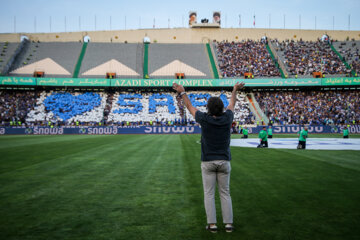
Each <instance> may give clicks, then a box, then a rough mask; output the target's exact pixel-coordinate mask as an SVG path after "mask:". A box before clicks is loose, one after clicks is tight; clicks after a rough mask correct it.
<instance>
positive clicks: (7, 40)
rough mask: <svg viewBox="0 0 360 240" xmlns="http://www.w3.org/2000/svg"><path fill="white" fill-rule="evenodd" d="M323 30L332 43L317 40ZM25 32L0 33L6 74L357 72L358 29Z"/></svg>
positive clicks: (229, 75)
mask: <svg viewBox="0 0 360 240" xmlns="http://www.w3.org/2000/svg"><path fill="white" fill-rule="evenodd" d="M324 35H327V36H329V37H330V39H331V41H323V40H320V38H322V37H323V36H324ZM20 38H22V39H24V38H25V35H24V34H0V48H1V49H0V50H1V51H2V53H1V56H0V71H1V75H3V76H17V77H33V76H35V77H51V78H54V77H55V78H100V79H101V78H123V79H124V78H133V79H142V78H150V79H159V78H166V79H174V78H176V77H181V78H190V79H212V78H215V79H216V78H244V77H245V76H247V77H250V78H297V77H303V78H311V77H313V76H314V77H315V75H314V72H315V73H317V74H319V73H320V74H321V75H320V76H321V77H323V76H326V77H342V76H347V77H349V76H357V74H358V72H359V70H360V69H359V66H360V60H359V58H360V57H359V51H358V45H359V44H358V43H359V42H360V32H357V31H321V30H318V31H316V30H280V29H146V30H131V31H103V32H101V31H100V32H72V33H41V34H27V35H26V39H28V41H22V42H20V43H19V40H20ZM85 38H86V39H89V42H84V39H85ZM144 38H146V40H147V41H148V42H149V43H150V44H145V43H144ZM265 39H266V40H265Z"/></svg>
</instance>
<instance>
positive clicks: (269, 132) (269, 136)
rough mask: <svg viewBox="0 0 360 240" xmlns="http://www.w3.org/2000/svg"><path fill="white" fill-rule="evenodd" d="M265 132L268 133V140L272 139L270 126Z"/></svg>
mask: <svg viewBox="0 0 360 240" xmlns="http://www.w3.org/2000/svg"><path fill="white" fill-rule="evenodd" d="M267 132H268V138H272V127H271V126H269V128H268V130H267Z"/></svg>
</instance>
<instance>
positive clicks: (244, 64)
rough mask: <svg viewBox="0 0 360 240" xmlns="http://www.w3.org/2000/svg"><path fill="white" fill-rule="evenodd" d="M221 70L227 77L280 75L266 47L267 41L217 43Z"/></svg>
mask: <svg viewBox="0 0 360 240" xmlns="http://www.w3.org/2000/svg"><path fill="white" fill-rule="evenodd" d="M215 48H216V55H217V59H218V63H219V68H220V71H221V73H222V75H223V77H225V78H233V77H244V76H245V74H246V73H251V74H252V75H253V76H255V77H279V76H280V71H279V69H278V68H277V67H276V65H275V63H274V62H273V60H272V59H271V56H270V54H269V52H268V51H267V49H266V42H265V41H253V40H247V41H242V42H228V41H222V42H217V43H216V44H215Z"/></svg>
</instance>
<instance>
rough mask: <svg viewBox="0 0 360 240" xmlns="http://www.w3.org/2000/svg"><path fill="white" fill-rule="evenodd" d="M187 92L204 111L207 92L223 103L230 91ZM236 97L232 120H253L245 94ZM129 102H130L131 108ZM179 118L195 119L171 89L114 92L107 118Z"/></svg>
mask: <svg viewBox="0 0 360 240" xmlns="http://www.w3.org/2000/svg"><path fill="white" fill-rule="evenodd" d="M188 95H189V98H190V100H191V102H192V104H193V105H194V106H195V107H196V108H198V109H199V110H200V111H206V100H207V99H208V98H209V97H210V96H220V97H221V98H222V100H223V102H224V105H225V106H227V105H228V101H229V99H230V93H227V92H226V93H225V92H220V91H215V92H203V91H196V92H195V91H188ZM238 100H239V102H238V104H237V105H236V107H235V114H234V121H239V122H241V123H242V124H245V123H252V122H254V119H253V118H252V114H251V113H250V111H249V107H248V102H247V101H246V98H245V95H244V94H239V95H238ZM129 104H131V105H132V107H131V109H130V110H129ZM182 119H184V120H185V121H186V122H188V123H192V124H194V121H195V119H194V118H193V117H192V115H191V114H190V112H189V111H188V110H187V109H184V108H183V107H182V105H181V104H178V102H177V100H176V94H175V93H174V92H162V93H149V92H136V93H135V94H128V93H126V92H118V93H115V94H114V101H113V103H112V112H111V113H110V114H109V117H108V122H109V123H121V122H126V121H130V122H140V121H144V122H150V121H153V122H156V123H167V122H168V121H173V122H177V123H179V122H181V121H182Z"/></svg>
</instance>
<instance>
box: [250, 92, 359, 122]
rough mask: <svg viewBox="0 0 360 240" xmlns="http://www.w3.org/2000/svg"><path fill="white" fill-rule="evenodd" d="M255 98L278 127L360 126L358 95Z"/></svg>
mask: <svg viewBox="0 0 360 240" xmlns="http://www.w3.org/2000/svg"><path fill="white" fill-rule="evenodd" d="M255 97H256V99H257V101H258V103H259V105H260V106H261V108H262V110H263V111H264V113H265V114H266V115H267V116H268V117H269V120H270V122H271V123H273V124H275V125H288V124H312V125H332V124H353V123H354V121H355V122H356V123H358V122H359V119H360V104H359V101H358V99H359V97H360V92H359V91H350V90H349V91H303V92H285V91H284V92H261V93H256V94H255Z"/></svg>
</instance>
